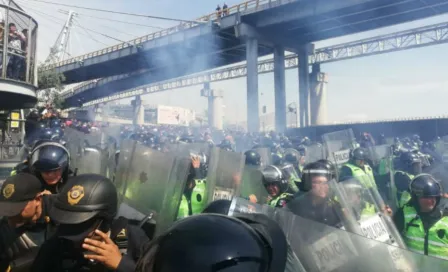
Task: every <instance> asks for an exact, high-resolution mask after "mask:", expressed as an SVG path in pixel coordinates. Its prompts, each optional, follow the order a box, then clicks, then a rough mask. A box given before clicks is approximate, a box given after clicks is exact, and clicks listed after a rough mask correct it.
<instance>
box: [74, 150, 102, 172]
mask: <svg viewBox="0 0 448 272" xmlns="http://www.w3.org/2000/svg"><path fill="white" fill-rule="evenodd" d="M107 156H108V150H107V149H100V148H97V147H84V148H83V149H82V151H81V152H80V153H78V154H77V157H76V161H77V163H76V165H77V174H100V175H103V176H106V175H107V171H106V166H107Z"/></svg>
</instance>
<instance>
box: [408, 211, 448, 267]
mask: <svg viewBox="0 0 448 272" xmlns="http://www.w3.org/2000/svg"><path fill="white" fill-rule="evenodd" d="M403 215H404V226H405V227H404V229H403V237H404V241H405V243H406V245H407V247H408V249H409V250H411V251H414V252H417V253H420V254H424V255H428V256H432V257H437V258H441V259H445V260H448V217H446V216H442V217H441V218H439V219H438V220H437V221H436V222H433V223H432V224H428V223H427V222H423V220H422V218H421V217H420V216H419V215H418V213H417V211H416V210H415V208H414V207H412V206H411V205H405V206H404V207H403Z"/></svg>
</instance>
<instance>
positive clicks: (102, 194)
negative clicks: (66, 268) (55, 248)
mask: <svg viewBox="0 0 448 272" xmlns="http://www.w3.org/2000/svg"><path fill="white" fill-rule="evenodd" d="M117 211H118V196H117V190H116V187H115V185H114V184H113V183H112V181H110V180H109V179H108V178H106V177H104V176H101V175H97V174H82V175H79V176H76V177H73V178H72V179H70V180H69V182H68V183H67V185H66V186H65V187H64V188H63V189H62V191H61V192H60V193H59V194H58V196H57V198H56V199H55V201H54V204H53V206H52V207H51V209H50V211H49V214H50V217H51V219H52V220H54V221H55V222H56V223H58V224H60V225H59V227H58V231H57V233H56V235H57V236H58V237H60V238H65V239H68V240H71V241H73V242H75V243H82V241H83V240H84V238H86V237H87V236H88V235H89V234H90V233H92V232H93V231H94V230H95V229H100V230H101V231H103V232H108V231H109V230H110V225H111V223H112V220H113V219H114V217H115V215H116V214H117ZM78 245H79V244H78Z"/></svg>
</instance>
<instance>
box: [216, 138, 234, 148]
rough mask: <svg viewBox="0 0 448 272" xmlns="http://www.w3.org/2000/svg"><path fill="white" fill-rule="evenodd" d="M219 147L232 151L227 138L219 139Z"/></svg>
mask: <svg viewBox="0 0 448 272" xmlns="http://www.w3.org/2000/svg"><path fill="white" fill-rule="evenodd" d="M219 148H221V149H224V150H227V151H233V147H232V143H231V142H230V141H229V140H227V139H225V140H222V141H221V143H220V144H219Z"/></svg>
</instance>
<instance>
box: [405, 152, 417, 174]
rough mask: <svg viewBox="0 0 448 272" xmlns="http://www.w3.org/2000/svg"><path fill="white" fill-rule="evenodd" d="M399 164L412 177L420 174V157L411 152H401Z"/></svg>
mask: <svg viewBox="0 0 448 272" xmlns="http://www.w3.org/2000/svg"><path fill="white" fill-rule="evenodd" d="M400 162H401V163H402V165H403V168H404V170H405V171H407V172H409V173H410V174H412V175H418V174H420V173H421V172H422V161H421V159H420V156H419V155H417V154H415V153H413V152H403V153H401V155H400Z"/></svg>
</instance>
